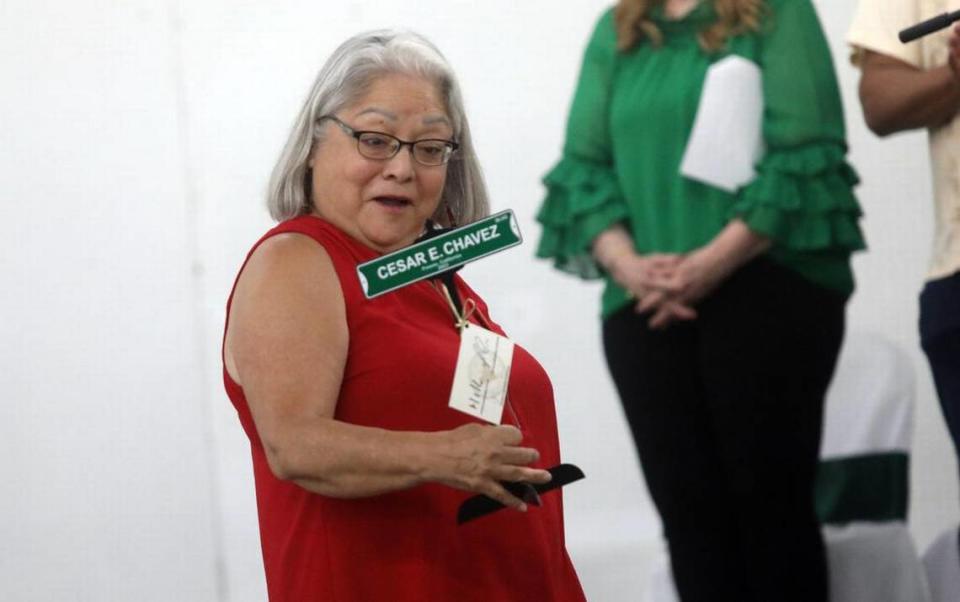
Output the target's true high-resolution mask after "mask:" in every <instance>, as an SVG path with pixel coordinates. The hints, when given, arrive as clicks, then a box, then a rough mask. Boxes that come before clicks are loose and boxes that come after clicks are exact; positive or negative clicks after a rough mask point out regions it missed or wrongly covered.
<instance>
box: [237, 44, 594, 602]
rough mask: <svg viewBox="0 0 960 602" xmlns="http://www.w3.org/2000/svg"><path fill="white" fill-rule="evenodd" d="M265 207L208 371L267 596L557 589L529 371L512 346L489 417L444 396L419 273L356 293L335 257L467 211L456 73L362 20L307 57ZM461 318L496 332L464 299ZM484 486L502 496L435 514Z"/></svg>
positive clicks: (480, 207) (542, 596) (469, 201)
mask: <svg viewBox="0 0 960 602" xmlns="http://www.w3.org/2000/svg"><path fill="white" fill-rule="evenodd" d="M268 204H269V208H270V212H271V215H272V216H273V217H274V218H275V219H276V220H277V221H279V222H280V223H279V225H277V226H276V227H275V228H273V229H272V230H270V231H269V232H268V233H267V234H266V235H265V236H264V237H263V238H262V239H261V240H260V241H259V242H258V243H257V244H256V245H255V246H254V247H253V249H252V250H251V252H250V254H249V256H248V257H247V261H246V262H245V264H244V266H243V267H242V268H241V271H240V274H239V275H238V277H237V282H236V284H235V287H234V291H233V293H232V295H231V298H230V302H229V303H228V318H227V327H226V331H225V335H224V352H223V359H224V382H225V384H226V389H227V393H228V395H229V396H230V399H231V401H232V402H233V404H234V406H235V407H236V410H237V413H238V414H239V416H240V421H241V424H242V425H243V428H244V430H245V431H246V433H247V435H248V436H249V438H250V443H251V449H252V454H253V467H254V475H255V480H256V488H257V504H258V510H259V517H260V535H261V543H262V547H263V558H264V566H265V569H266V577H267V588H268V591H269V594H270V599H271V600H272V601H274V602H277V601H296V602H301V601H311V600H331V601H333V600H392V601H404V600H410V601H413V600H418V601H419V600H478V601H483V602H491V601H494V600H496V601H498V602H502V601H508V600H518V601H520V600H523V601H524V602H529V601H531V600H537V601H550V600H553V601H579V600H583V593H582V591H581V588H580V584H579V582H578V580H577V576H576V573H575V572H574V569H573V566H572V565H571V563H570V559H569V557H568V555H567V551H566V548H565V544H564V534H563V510H562V505H561V497H560V494H559V492H551V493H548V494H546V495H544V496H543V498H542V502H541V504H542V505H540V506H539V507H531V508H528V507H527V505H526V504H525V503H524V501H523V500H521V499H518V498H517V497H515V496H514V495H512V494H511V493H510V492H508V491H507V489H506V488H505V487H504V483H505V482H517V481H525V482H528V483H533V484H542V483H545V482H547V481H548V480H549V479H550V473H549V472H547V471H546V470H544V468H545V467H549V466H553V465H555V464H557V463H558V462H559V460H560V458H559V447H558V444H557V429H556V416H555V413H554V402H553V393H552V389H551V386H550V381H549V379H548V378H547V375H546V374H545V373H544V371H543V369H542V368H541V367H540V365H539V364H538V363H537V362H536V360H535V359H533V357H531V356H530V355H529V354H528V353H527V352H526V351H524V350H523V349H522V348H520V347H519V346H517V347H516V349H515V351H514V358H513V366H512V368H511V374H510V382H509V386H508V393H507V395H508V402H507V404H508V405H507V407H508V410H507V411H505V412H504V424H501V425H498V426H492V425H487V424H483V423H481V422H480V421H479V420H476V419H474V418H472V417H471V416H469V415H467V414H463V413H460V412H458V411H457V410H454V409H452V408H450V407H449V406H448V399H449V395H450V388H451V384H452V381H453V376H454V368H455V364H456V359H457V353H458V350H459V334H458V331H457V329H456V327H455V325H454V320H453V316H452V313H451V309H450V304H449V303H448V299H447V298H446V297H445V296H444V295H443V294H442V291H441V290H440V288H439V287H438V286H437V285H436V283H433V282H430V281H421V282H418V283H415V284H412V285H409V286H407V287H404V288H402V289H400V290H398V291H395V292H393V293H390V294H387V295H383V296H381V297H377V298H375V299H366V298H365V297H364V295H363V293H362V289H361V287H360V283H359V281H358V277H357V273H356V266H357V264H359V263H362V262H364V261H367V260H370V259H373V258H376V257H378V256H380V255H382V254H384V253H388V252H391V251H394V250H397V249H400V248H402V247H405V246H407V245H409V244H411V243H412V242H413V241H414V240H416V239H417V238H418V237H419V236H421V235H422V234H423V233H424V232H425V229H427V228H428V224H429V223H431V222H436V223H439V224H441V225H450V224H451V223H452V222H459V223H465V222H469V221H472V220H475V219H477V218H479V217H482V216H484V215H486V214H487V198H486V191H485V187H484V184H483V181H482V178H481V175H480V169H479V166H478V163H477V159H476V156H475V154H474V151H473V147H472V144H471V140H470V131H469V128H468V126H467V120H466V117H465V115H464V111H463V105H462V101H461V98H460V92H459V88H458V85H457V83H456V80H455V78H454V75H453V73H452V71H451V69H450V67H449V65H448V64H447V62H446V61H445V59H444V58H443V57H442V56H441V55H440V53H439V52H438V51H437V50H436V49H435V48H434V47H433V46H432V45H431V44H430V43H429V42H427V41H426V40H425V39H423V38H422V37H420V36H418V35H415V34H411V33H403V32H392V31H378V32H371V33H367V34H362V35H359V36H356V37H354V38H352V39H350V40H348V41H347V42H345V43H344V44H343V45H342V46H340V48H338V49H337V50H336V51H335V52H334V54H333V56H332V57H331V58H330V59H329V60H328V61H327V64H326V65H325V66H324V68H323V69H322V70H321V72H320V74H319V76H318V78H317V80H316V82H315V83H314V85H313V88H312V90H311V92H310V95H309V97H308V98H307V101H306V103H305V105H304V107H303V110H302V111H301V113H300V116H299V117H298V119H297V121H296V124H295V125H294V128H293V131H292V133H291V134H290V138H289V140H288V142H287V145H286V147H285V149H284V151H283V154H282V156H281V158H280V160H279V162H278V164H277V166H276V168H275V170H274V174H273V179H272V182H271V186H270V192H269V199H268ZM454 286H455V288H456V293H458V295H459V297H461V298H462V299H464V300H467V299H472V300H473V303H472V304H471V305H475V307H476V310H475V311H474V312H473V313H472V314H471V316H470V317H469V319H470V320H471V321H473V322H477V323H479V324H482V325H485V326H486V327H487V328H490V329H492V330H494V331H496V332H498V333H500V334H502V331H501V330H500V329H499V327H498V326H496V324H494V323H493V322H492V321H491V318H490V315H489V313H488V311H487V307H486V305H485V304H484V303H483V301H482V299H480V298H479V297H478V296H477V295H476V293H475V292H473V291H472V290H471V289H470V288H469V287H468V286H467V285H466V284H465V283H464V282H463V280H462V279H460V278H459V277H456V278H455V280H454ZM477 493H481V494H485V495H487V496H489V497H491V498H493V499H495V500H497V501H499V502H501V503H502V504H504V505H506V506H508V507H510V508H511V509H510V510H507V511H501V512H497V513H495V514H492V515H489V516H485V517H483V518H482V519H479V520H476V521H472V522H469V523H466V524H464V525H461V526H457V521H456V516H457V509H458V507H459V506H460V504H461V503H462V502H463V501H464V500H465V499H466V498H468V497H470V496H471V495H475V494H477Z"/></svg>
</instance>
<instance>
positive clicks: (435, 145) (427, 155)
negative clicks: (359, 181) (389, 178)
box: [318, 115, 460, 167]
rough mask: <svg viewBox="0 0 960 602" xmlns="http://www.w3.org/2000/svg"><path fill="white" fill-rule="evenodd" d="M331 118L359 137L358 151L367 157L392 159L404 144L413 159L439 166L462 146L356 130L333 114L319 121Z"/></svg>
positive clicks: (355, 136)
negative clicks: (408, 148) (411, 140)
mask: <svg viewBox="0 0 960 602" xmlns="http://www.w3.org/2000/svg"><path fill="white" fill-rule="evenodd" d="M324 119H329V120H331V121H333V122H334V123H336V124H337V125H338V126H340V129H341V130H343V131H344V133H345V134H347V135H348V136H352V137H354V138H356V139H357V152H359V153H360V155H361V156H364V157H366V158H367V159H376V160H379V161H385V160H387V159H392V158H393V157H395V156H396V155H397V153H399V152H400V149H401V148H403V147H404V146H409V147H410V154H411V155H412V156H413V160H414V161H416V162H417V163H419V164H421V165H427V166H431V167H433V166H437V165H443V164H444V163H446V162H447V161H449V160H450V156H451V155H452V154H453V151H455V150H457V149H458V148H460V145H459V144H457V143H456V142H454V141H452V140H441V139H433V138H426V139H423V140H414V141H413V142H408V141H406V140H401V139H399V138H397V137H396V136H391V135H390V134H384V133H383V132H370V131H359V130H355V129H353V128H352V127H350V126H349V125H347V124H345V123H344V122H342V121H340V120H339V119H338V118H336V117H335V116H333V115H323V116H322V117H320V119H319V120H318V121H323V120H324Z"/></svg>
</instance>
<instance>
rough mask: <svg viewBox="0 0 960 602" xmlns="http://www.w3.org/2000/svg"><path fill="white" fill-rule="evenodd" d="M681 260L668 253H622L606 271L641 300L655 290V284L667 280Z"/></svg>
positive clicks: (677, 256) (679, 257) (678, 256)
mask: <svg viewBox="0 0 960 602" xmlns="http://www.w3.org/2000/svg"><path fill="white" fill-rule="evenodd" d="M682 259H683V258H682V257H681V256H680V255H675V254H668V253H651V254H649V255H638V254H636V253H634V252H630V253H624V254H623V255H620V256H618V257H617V258H615V259H614V260H612V261H611V262H610V263H609V265H608V267H607V269H608V270H609V272H610V275H611V276H612V277H613V280H614V282H616V283H617V284H619V285H620V286H621V287H623V288H624V289H626V290H627V291H629V292H630V293H631V294H632V295H633V296H634V297H636V298H637V299H643V298H644V297H647V296H648V295H649V294H650V293H652V292H654V291H655V290H657V288H658V286H657V283H659V282H663V281H665V280H668V279H669V278H670V277H671V276H672V275H673V272H674V270H675V269H676V268H677V266H678V265H680V262H681V260H682Z"/></svg>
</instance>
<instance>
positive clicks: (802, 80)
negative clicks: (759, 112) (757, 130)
mask: <svg viewBox="0 0 960 602" xmlns="http://www.w3.org/2000/svg"><path fill="white" fill-rule="evenodd" d="M771 5H772V16H771V17H770V19H769V20H768V22H767V24H766V26H765V29H764V31H763V34H762V36H761V45H762V47H761V50H760V67H761V69H762V72H763V94H764V115H763V136H764V140H765V142H766V147H767V150H766V154H765V155H764V157H763V159H762V160H761V161H760V162H759V163H758V165H757V166H756V171H757V177H756V178H755V179H754V180H753V181H752V182H751V183H750V184H748V185H747V186H746V187H744V188H743V189H741V190H740V191H739V193H738V195H737V199H736V202H735V203H734V205H733V207H732V211H731V217H739V218H740V219H742V220H743V221H744V222H745V223H746V224H747V226H749V227H750V228H751V229H752V230H755V231H757V232H760V233H762V234H765V235H767V236H769V237H771V238H772V239H773V241H774V244H775V245H777V246H779V247H781V248H784V249H787V250H790V251H825V250H833V251H839V250H847V251H854V250H858V249H863V248H865V244H864V239H863V234H862V232H861V231H860V227H859V225H858V221H859V218H860V215H861V211H860V206H859V204H858V203H857V199H856V197H855V196H854V194H853V187H854V186H855V185H856V184H857V183H858V182H859V178H858V177H857V174H856V172H855V171H854V170H853V168H852V167H851V166H850V165H849V164H848V163H847V161H846V151H847V146H846V133H845V128H844V121H843V106H842V104H841V100H840V91H839V89H838V86H837V80H836V75H835V73H834V69H833V61H832V59H831V56H830V50H829V48H828V46H827V42H826V40H825V38H824V35H823V30H822V29H821V27H820V22H819V20H818V19H817V15H816V12H815V10H814V8H813V5H812V4H811V2H810V0H780V1H775V2H771Z"/></svg>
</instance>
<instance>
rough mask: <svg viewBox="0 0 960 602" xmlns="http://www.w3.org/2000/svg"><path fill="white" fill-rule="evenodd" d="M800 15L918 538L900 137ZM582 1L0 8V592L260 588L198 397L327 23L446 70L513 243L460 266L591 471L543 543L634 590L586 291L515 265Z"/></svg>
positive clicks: (923, 202)
mask: <svg viewBox="0 0 960 602" xmlns="http://www.w3.org/2000/svg"><path fill="white" fill-rule="evenodd" d="M817 5H818V8H819V10H820V13H821V17H822V19H823V21H824V26H825V28H826V30H827V32H828V35H829V36H830V39H831V42H832V45H833V49H834V53H835V56H836V60H837V65H838V70H839V73H840V77H841V84H842V89H843V93H844V96H845V105H846V109H847V116H848V124H849V131H850V142H851V158H852V160H853V162H854V164H855V165H856V166H857V168H858V169H859V171H860V173H861V176H862V177H863V180H864V184H863V185H862V186H861V187H860V189H859V192H860V196H861V200H862V202H863V205H864V208H865V210H866V213H867V218H866V220H865V222H864V224H865V228H866V231H867V235H868V237H869V242H870V244H871V251H870V252H869V253H866V254H862V255H860V256H858V258H857V259H856V262H855V267H856V272H857V277H858V281H859V289H858V292H857V293H856V296H855V297H854V299H853V301H852V303H851V305H850V308H849V312H848V317H849V324H850V328H851V329H857V330H870V331H877V332H880V333H882V334H884V335H886V336H887V337H888V338H890V339H892V340H894V341H895V342H897V343H899V344H900V345H902V346H903V347H904V348H905V349H906V350H908V351H909V353H910V357H911V359H912V361H913V363H914V367H915V370H916V371H917V376H918V378H917V382H918V385H917V399H918V414H917V424H916V438H915V445H914V454H913V457H914V463H913V483H912V485H913V496H912V505H911V516H910V519H911V525H912V529H913V533H914V535H915V538H916V539H917V542H918V544H919V545H920V547H921V548H922V547H924V546H925V545H926V544H927V543H928V542H929V541H930V540H931V539H932V538H933V537H934V535H935V534H936V533H937V532H939V531H940V530H941V529H943V528H946V527H947V526H949V525H951V524H954V523H955V522H956V521H957V518H958V516H957V514H958V513H957V508H958V505H957V497H958V495H957V485H956V477H955V475H956V466H955V462H954V460H953V459H952V452H951V448H950V445H949V442H948V439H947V437H946V434H945V429H944V427H943V424H942V419H941V417H940V413H939V409H938V407H937V405H936V401H935V398H934V395H933V390H932V385H931V381H930V377H929V374H928V371H927V368H926V365H925V363H924V362H923V358H922V355H921V354H920V352H919V350H918V341H917V335H916V332H915V331H916V329H915V323H916V310H917V307H916V305H917V304H916V294H917V292H918V290H919V287H920V285H921V280H922V278H921V275H922V273H923V268H924V264H925V261H926V257H927V252H928V241H929V240H930V235H931V231H932V228H931V220H932V217H931V215H932V213H931V207H930V204H931V203H930V200H929V199H930V188H929V183H928V177H929V175H928V174H929V167H928V161H927V159H926V156H925V152H926V148H925V138H924V136H923V135H922V134H909V135H903V136H897V137H894V138H891V139H889V140H886V141H882V142H881V141H879V140H877V139H876V138H874V137H873V136H872V135H871V134H869V132H867V131H866V129H865V128H864V126H863V125H862V116H861V113H860V110H859V106H858V104H857V101H856V79H857V74H856V72H855V71H854V70H853V69H852V68H851V67H849V65H848V64H847V61H846V49H845V46H844V44H843V35H844V32H845V30H846V27H847V25H848V23H849V19H850V17H851V15H852V11H853V0H820V1H819V2H817ZM605 6H606V2H605V1H600V0H576V1H567V2H563V3H558V2H547V1H546V0H526V1H524V2H512V1H507V0H492V1H490V2H485V3H477V2H467V1H463V0H444V1H442V2H441V1H437V0H421V1H420V2H418V3H411V2H393V1H390V2H388V1H382V2H378V3H373V2H339V3H330V2H327V3H321V2H295V1H292V0H288V1H280V2H270V3H266V2H257V3H255V2H228V1H226V0H198V1H195V2H178V1H176V0H167V1H166V2H142V1H141V2H115V1H114V2H110V1H107V0H77V1H76V2H71V3H62V2H52V1H49V0H45V1H38V0H33V1H29V2H28V1H27V0H6V1H5V2H3V3H2V4H0V86H2V94H0V159H2V161H0V223H3V224H4V226H5V227H4V232H5V236H4V237H3V240H2V242H0V245H2V253H0V277H2V282H3V283H4V287H3V288H2V291H0V341H2V345H0V362H2V363H0V365H2V366H3V368H2V369H0V390H2V391H3V392H4V394H5V395H4V397H5V401H4V402H3V403H2V404H0V452H2V455H0V475H2V478H3V482H4V495H3V496H0V536H2V539H3V545H2V547H0V598H2V599H4V600H31V601H34V600H36V601H48V600H49V601H54V600H56V601H59V600H97V601H100V600H158V601H160V600H164V601H166V600H197V601H203V600H218V601H219V602H227V601H230V602H239V601H248V600H249V601H253V600H262V599H264V597H265V594H264V586H263V576H262V567H261V563H260V556H259V544H258V540H257V524H256V508H255V500H254V496H253V485H252V476H251V468H250V458H249V446H248V444H247V441H246V439H245V437H244V435H243V433H242V431H241V429H240V427H239V424H238V422H237V419H236V415H235V413H234V411H233V409H232V408H231V406H230V404H229V402H228V401H227V399H226V396H225V395H224V393H223V391H222V385H221V376H220V360H219V345H220V335H221V331H222V323H223V307H224V302H225V300H226V297H227V294H228V292H229V288H230V286H231V284H232V280H233V277H234V275H235V273H236V270H237V268H238V267H239V264H240V263H241V261H242V260H243V257H244V255H245V253H246V251H247V249H248V248H249V246H250V245H251V244H252V243H253V242H254V241H255V240H256V238H257V237H258V236H259V235H260V234H261V233H262V232H263V231H265V230H266V229H267V228H268V227H269V226H270V221H269V218H268V216H267V214H266V211H265V210H264V208H263V203H262V198H263V190H264V187H265V184H266V180H267V177H268V175H269V171H270V168H271V166H272V164H273V161H274V159H275V157H276V155H277V153H278V151H279V148H280V146H281V144H282V142H283V140H284V138H285V135H286V132H287V128H288V127H289V125H290V124H291V123H292V120H293V117H294V115H295V113H296V111H297V110H298V108H299V105H300V103H301V101H302V98H303V95H304V94H305V93H306V90H307V88H308V86H309V84H310V82H311V81H312V79H313V77H314V74H315V72H316V70H317V69H318V68H319V66H320V64H321V63H322V61H323V60H324V59H325V58H326V56H327V55H328V54H329V53H330V52H331V51H332V50H333V48H334V47H335V46H336V45H337V44H338V43H339V42H341V41H342V40H343V39H344V38H345V37H347V36H348V35H350V34H352V33H355V32H356V31H359V30H362V29H369V28H373V27H383V26H402V27H410V28H413V29H416V30H418V31H420V32H422V33H424V34H426V35H427V36H429V37H430V38H432V39H433V40H434V41H435V42H436V43H437V44H438V45H439V46H440V47H441V49H443V50H444V52H445V53H446V54H447V56H448V58H449V59H450V60H451V62H452V63H453V64H454V66H455V68H456V69H457V71H458V73H459V75H460V77H461V80H462V85H463V88H464V92H465V95H466V99H467V106H468V112H469V115H470V119H471V121H472V125H473V129H474V132H475V135H476V138H477V146H478V150H479V153H480V156H481V159H482V161H483V165H484V168H485V171H486V175H487V179H488V183H489V185H490V189H491V192H492V196H493V202H494V208H495V209H503V208H512V209H513V210H514V211H515V212H516V213H517V215H518V217H519V220H520V225H521V229H522V230H523V232H524V233H525V235H526V239H527V242H526V244H525V245H524V246H522V247H520V248H519V249H514V250H512V251H509V252H507V253H504V254H502V255H500V256H497V257H494V258H491V259H488V260H485V261H483V262H482V263H481V264H479V265H475V266H471V267H469V268H467V270H466V273H465V275H466V277H467V278H468V279H469V280H470V281H471V283H472V284H473V285H474V287H475V288H477V289H478V290H479V291H481V293H482V294H483V295H484V296H485V298H486V299H487V300H488V302H489V303H490V305H491V307H492V308H493V309H494V316H495V318H496V319H497V320H498V321H499V322H500V323H501V324H503V325H504V327H505V328H506V329H507V330H508V331H509V332H510V333H511V334H512V335H513V338H515V339H516V340H517V341H519V342H521V343H522V344H523V345H525V346H526V347H527V348H528V349H530V350H531V351H532V352H533V354H534V355H536V356H537V357H538V358H539V359H540V360H541V361H542V363H543V364H544V365H545V367H546V368H547V370H548V372H549V373H550V374H551V375H552V377H553V381H554V387H555V390H556V394H557V403H558V416H559V422H560V432H561V442H562V446H563V452H564V456H565V458H567V459H568V460H570V461H573V462H576V463H578V464H579V465H580V466H581V467H583V468H584V470H585V471H586V473H587V474H588V479H589V480H588V481H587V482H586V483H582V484H578V485H575V486H572V487H570V488H569V490H568V491H567V493H566V494H565V496H566V497H565V501H566V515H567V533H568V546H569V548H570V550H571V553H572V554H573V556H574V560H575V562H576V563H577V565H578V567H579V569H580V572H581V577H582V579H583V581H584V584H585V587H586V589H587V592H588V594H589V595H590V596H591V597H592V598H594V599H598V600H620V599H623V600H626V599H635V598H636V592H637V588H638V587H639V586H640V585H641V584H642V580H643V565H644V563H645V562H646V560H647V559H648V558H649V557H650V554H651V553H653V551H654V550H656V549H657V547H658V545H659V543H658V541H659V525H658V522H657V519H656V516H655V514H654V513H653V510H652V508H651V505H650V502H649V499H648V497H647V494H646V491H645V488H644V486H643V484H642V481H641V478H640V474H639V470H638V467H637V464H636V461H635V459H634V453H633V449H632V445H631V443H630V441H629V438H628V435H627V431H626V428H625V426H624V424H623V421H622V417H621V411H620V408H619V403H618V401H617V400H616V397H615V394H614V391H613V388H612V386H611V384H610V383H609V379H608V376H607V373H606V369H605V367H604V364H603V360H602V352H601V349H600V344H599V329H598V326H599V324H598V320H597V317H596V316H597V307H598V303H597V296H598V293H599V290H598V288H597V286H596V285H594V284H584V283H580V282H578V281H575V280H573V279H571V278H569V277H565V276H562V275H560V274H558V273H556V272H554V271H552V270H551V269H550V268H549V267H548V266H547V265H546V264H545V263H543V262H538V261H534V260H533V259H532V253H533V248H534V245H535V240H536V238H537V236H538V228H537V227H536V225H535V223H534V221H533V215H534V213H535V210H536V207H537V204H538V202H539V200H540V199H541V197H542V194H543V191H542V187H541V185H540V184H539V181H538V180H539V178H540V176H541V175H542V174H543V173H544V172H545V171H546V170H547V169H548V168H549V166H550V165H551V163H552V162H553V161H554V160H555V159H556V158H557V156H558V153H559V150H560V147H561V144H562V133H563V126H564V121H565V118H566V112H567V109H568V106H569V102H570V95H571V92H572V87H573V84H574V81H575V77H576V73H577V70H578V67H579V61H580V55H581V53H582V49H583V46H584V44H585V42H586V38H587V36H588V34H589V31H590V30H591V28H592V26H593V22H594V21H595V19H596V17H597V16H598V15H599V13H600V11H601V10H603V8H604V7H605ZM601 558H603V559H604V560H603V563H601V561H600V559H601ZM618 559H619V560H618ZM637 566H639V567H640V568H639V569H637V568H636V567H637Z"/></svg>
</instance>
